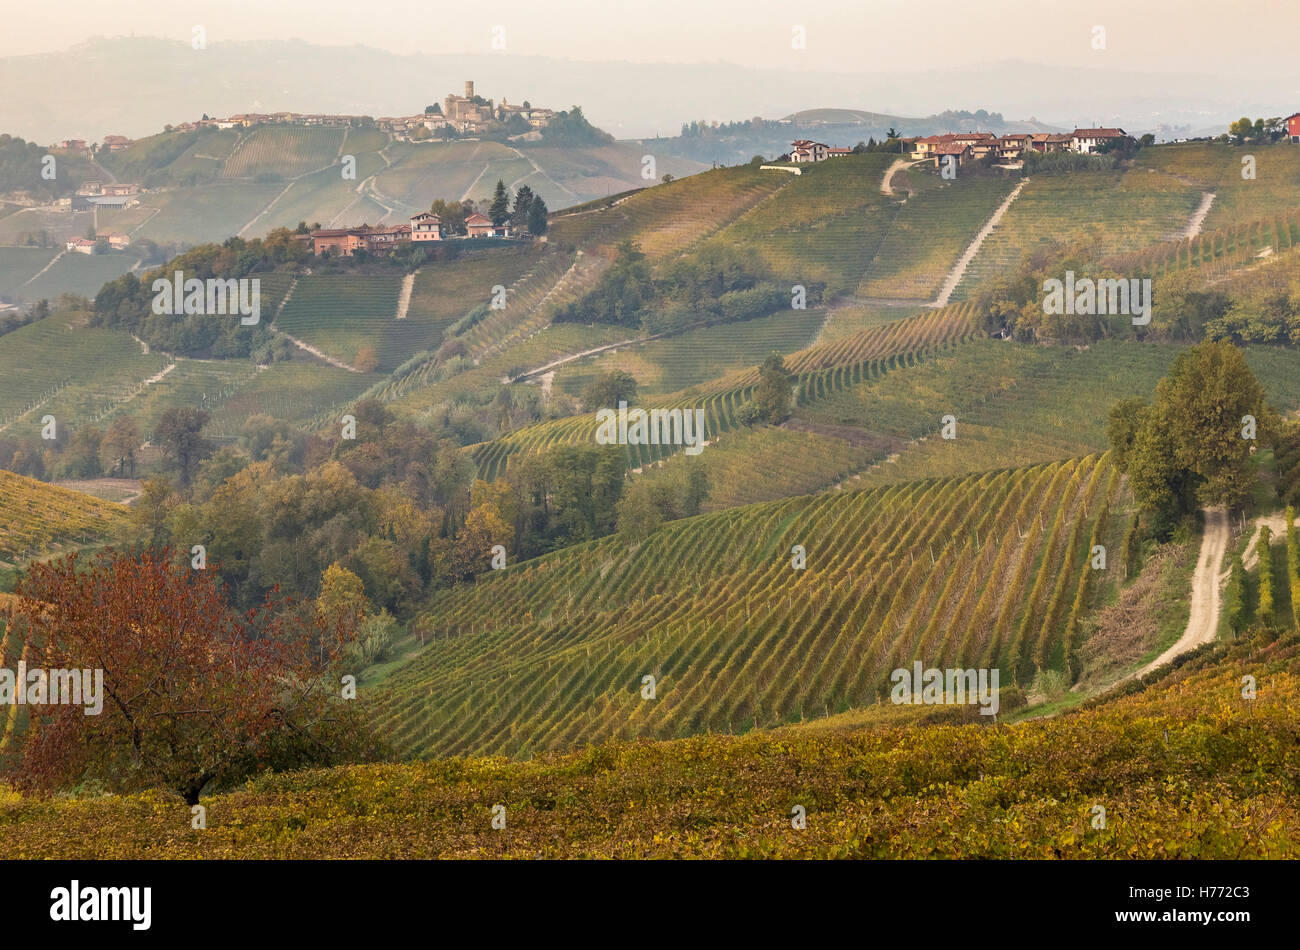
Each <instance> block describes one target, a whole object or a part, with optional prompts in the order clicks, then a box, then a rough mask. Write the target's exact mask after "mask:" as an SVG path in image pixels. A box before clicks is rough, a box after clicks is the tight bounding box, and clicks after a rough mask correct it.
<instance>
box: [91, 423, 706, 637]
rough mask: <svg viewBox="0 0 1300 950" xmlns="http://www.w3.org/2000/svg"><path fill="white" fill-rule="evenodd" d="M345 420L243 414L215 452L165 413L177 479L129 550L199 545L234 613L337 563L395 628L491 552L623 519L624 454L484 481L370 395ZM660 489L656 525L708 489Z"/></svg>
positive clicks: (589, 450) (543, 465)
mask: <svg viewBox="0 0 1300 950" xmlns="http://www.w3.org/2000/svg"><path fill="white" fill-rule="evenodd" d="M353 414H354V416H355V418H356V431H355V438H350V439H344V438H336V439H334V440H325V439H322V438H320V437H319V436H316V435H310V434H307V433H304V432H301V431H298V430H296V429H294V427H292V426H290V425H289V424H287V423H285V422H283V421H280V420H276V419H273V418H271V417H269V416H254V417H252V418H250V419H249V420H248V421H247V423H246V424H245V425H244V427H243V430H242V431H241V435H240V438H239V441H238V442H237V443H236V444H234V445H226V446H222V447H220V448H218V447H216V446H215V445H214V444H213V443H212V442H211V441H209V440H208V439H207V438H206V437H205V436H204V435H203V428H204V426H205V425H206V423H207V413H205V412H203V411H202V410H197V409H192V408H185V409H172V410H168V412H167V413H166V414H165V416H164V418H163V420H162V421H161V422H160V423H159V424H158V426H156V427H155V435H154V439H155V443H156V444H158V445H159V446H160V448H161V449H162V451H163V452H164V454H165V456H166V457H167V459H168V461H169V464H170V471H171V472H172V473H173V476H172V477H170V478H162V477H154V478H151V479H148V480H146V481H145V483H144V493H143V495H142V497H141V498H140V499H138V500H137V501H136V503H135V504H134V505H133V507H132V509H131V523H132V527H131V530H130V533H129V536H128V537H127V538H126V539H125V540H126V542H127V545H128V547H131V548H133V549H137V550H145V549H147V550H154V551H159V550H162V549H163V548H165V547H167V546H172V547H174V548H176V549H178V550H184V551H189V550H191V549H192V548H193V546H194V545H203V546H204V549H205V552H206V557H207V559H208V561H209V562H212V563H214V564H215V563H218V562H219V563H220V566H221V574H222V577H223V579H224V580H225V581H226V582H227V583H228V584H229V585H230V590H231V597H232V600H233V602H234V603H235V604H237V605H240V606H250V605H253V604H256V603H260V602H261V601H262V600H263V599H264V598H265V597H266V596H268V595H269V594H270V593H271V592H272V591H273V590H274V589H276V588H279V589H280V590H281V591H282V592H285V593H289V594H292V595H293V596H295V597H299V598H314V597H316V596H318V594H319V593H320V590H321V583H322V577H323V576H324V574H325V572H326V571H327V570H328V569H329V568H330V567H331V566H334V565H337V566H338V567H339V568H341V569H343V570H346V571H348V572H349V573H350V574H352V575H355V576H356V577H357V578H359V583H360V587H361V589H363V590H364V595H365V601H366V609H367V610H368V611H371V612H377V611H387V612H389V613H390V614H391V616H392V617H394V618H395V620H396V621H399V622H400V621H405V620H407V619H409V618H410V617H411V616H412V614H413V612H414V610H415V608H416V606H417V605H418V604H420V603H421V602H422V601H424V600H425V599H427V597H428V596H429V595H430V594H432V593H433V592H434V591H435V590H438V589H440V588H445V587H449V586H452V585H454V584H458V583H464V582H467V581H471V580H472V579H473V578H474V577H475V576H476V575H478V574H480V573H482V572H484V571H487V570H489V569H491V568H492V566H493V563H492V562H493V554H494V548H496V546H498V545H499V546H500V549H501V550H503V551H504V552H505V556H506V557H507V559H508V561H509V562H510V563H513V562H515V561H517V560H519V559H523V558H531V557H535V556H537V555H539V554H543V553H545V552H547V551H551V550H555V549H558V548H561V547H565V546H567V545H571V544H577V543H581V542H584V541H590V540H594V539H596V538H600V537H603V536H605V535H608V534H610V533H612V532H614V531H615V530H616V529H618V527H619V523H620V518H622V519H624V520H625V521H626V520H627V519H628V518H629V517H631V516H632V514H631V513H626V514H625V513H623V512H622V511H621V509H620V501H621V499H622V497H623V491H624V469H625V465H626V460H625V455H624V452H623V449H622V448H621V447H618V446H609V447H596V446H565V447H561V448H556V449H553V450H551V451H550V452H548V453H545V454H537V455H528V456H525V457H523V458H521V459H519V460H518V461H517V462H516V463H515V464H514V465H512V466H511V468H510V471H509V473H508V475H507V477H505V478H503V479H498V480H497V481H495V482H491V483H488V482H484V481H480V480H477V479H475V477H474V465H473V462H472V461H471V459H470V457H469V456H468V455H467V454H466V453H465V452H464V451H462V447H461V446H460V445H459V444H457V443H456V442H455V441H454V440H452V439H449V438H446V437H445V436H439V435H435V434H434V433H432V432H430V431H429V430H428V429H426V428H423V427H421V426H418V425H416V424H414V423H413V422H410V421H406V420H400V419H398V418H396V417H394V416H393V415H392V414H391V413H390V412H389V411H388V410H386V409H385V408H384V407H383V406H382V405H381V404H379V403H377V402H374V401H365V402H362V403H359V404H358V405H357V406H356V407H355V408H354V410H353ZM134 434H135V437H136V440H137V441H136V442H135V443H134V444H135V445H138V444H139V443H138V433H134ZM130 441H131V440H130V439H125V440H116V441H114V443H113V444H114V445H115V446H120V445H123V444H130ZM117 451H118V449H117V448H115V449H113V450H112V451H109V450H108V449H107V448H106V447H105V448H104V449H103V450H102V452H103V453H104V455H105V457H106V458H110V457H112V455H113V454H114V453H115V452H117ZM123 464H124V465H127V464H129V462H124V463H123ZM656 491H657V493H658V494H657V496H656V504H657V505H659V506H660V509H659V517H660V518H661V519H670V518H673V517H680V516H682V515H686V514H695V513H697V512H698V511H699V504H700V502H701V501H702V500H703V498H704V497H706V495H707V486H706V485H705V484H703V483H701V482H700V479H699V476H698V475H689V476H688V477H686V478H685V480H684V481H683V482H682V483H681V484H680V485H677V486H675V487H674V486H669V487H662V486H661V487H659V488H658V489H656Z"/></svg>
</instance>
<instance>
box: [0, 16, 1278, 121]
mask: <svg viewBox="0 0 1300 950" xmlns="http://www.w3.org/2000/svg"><path fill="white" fill-rule="evenodd" d="M187 40H188V36H187V37H186V41H179V40H163V39H157V38H150V37H130V38H126V37H120V38H116V39H102V38H101V39H96V40H91V41H89V42H86V43H82V44H79V45H77V46H74V47H72V48H70V49H67V50H63V51H60V52H57V53H48V54H41V55H34V56H10V57H3V58H0V88H3V89H4V90H5V109H4V125H5V130H6V131H8V132H11V133H13V134H15V135H20V136H22V137H23V138H26V139H35V140H36V141H38V142H41V143H43V144H48V143H49V142H53V141H57V140H60V139H64V138H84V139H95V140H98V139H100V138H102V137H103V136H104V135H106V134H114V133H116V134H122V135H127V136H131V137H138V136H142V135H148V134H150V133H151V132H153V131H156V130H157V129H159V128H161V127H162V126H163V125H164V124H165V123H167V122H181V121H184V120H186V119H191V118H198V117H199V115H201V114H202V113H203V112H207V113H208V114H210V115H217V114H228V113H231V112H246V111H250V110H258V111H267V112H274V111H277V110H281V109H295V110H299V111H310V112H347V113H355V114H361V115H374V116H381V115H400V114H410V113H411V112H414V111H418V110H420V109H423V108H424V106H425V105H427V104H429V103H430V102H433V101H435V100H437V99H440V98H441V97H442V96H444V95H446V93H447V92H449V91H453V90H457V89H460V88H461V86H462V84H463V83H464V81H465V80H466V79H476V80H477V81H478V88H479V91H480V92H481V93H482V94H483V95H484V96H486V97H491V98H500V97H501V96H502V95H505V96H508V97H509V98H510V100H511V101H522V100H523V99H529V100H530V101H531V102H532V103H533V104H535V105H545V106H549V107H552V108H557V109H567V108H568V107H569V106H571V105H573V104H574V103H580V104H581V105H582V106H583V108H584V111H585V112H586V113H587V115H588V116H589V117H590V119H591V121H592V122H594V123H595V124H596V125H598V126H600V127H601V128H603V129H605V130H607V131H609V132H611V133H613V134H614V135H615V136H616V137H619V138H642V137H647V136H654V135H661V136H664V135H675V134H676V132H677V130H678V129H680V127H681V124H682V123H683V122H687V121H690V120H692V119H709V120H714V119H717V120H723V119H726V118H730V117H737V116H746V117H747V116H753V115H762V116H782V115H788V114H790V113H792V112H795V111H796V110H799V109H803V108H806V107H807V106H808V104H809V103H813V102H823V103H824V102H837V103H845V104H852V103H861V104H863V105H864V106H865V105H868V104H870V105H871V106H872V107H873V108H878V109H879V110H880V111H881V112H882V113H902V114H909V113H910V114H912V115H927V114H930V113H932V112H934V111H937V110H941V109H944V108H953V107H964V108H986V109H990V110H997V111H999V112H1001V113H1002V114H1003V115H1036V116H1041V117H1042V118H1043V121H1045V122H1052V123H1055V124H1057V125H1060V126H1066V125H1071V126H1072V125H1075V124H1078V125H1121V126H1123V127H1124V128H1126V129H1128V130H1129V131H1137V132H1139V133H1140V132H1144V131H1148V130H1152V129H1156V128H1157V127H1160V128H1164V129H1168V130H1170V131H1171V134H1170V135H1169V136H1168V137H1176V135H1175V134H1174V132H1175V130H1177V129H1179V128H1181V129H1183V130H1184V131H1181V132H1177V133H1176V134H1177V135H1186V134H1187V132H1188V131H1190V130H1191V129H1193V128H1198V129H1199V128H1203V127H1205V126H1207V125H1212V124H1215V123H1221V124H1223V125H1225V126H1226V124H1227V122H1229V121H1231V120H1233V119H1236V118H1237V117H1239V116H1241V115H1244V114H1248V115H1259V114H1264V115H1285V114H1287V112H1289V111H1293V108H1292V107H1293V106H1294V103H1291V104H1290V106H1288V104H1287V103H1288V94H1287V93H1286V92H1283V91H1281V90H1280V89H1279V86H1278V83H1277V82H1276V81H1275V80H1273V79H1270V78H1269V77H1267V76H1265V75H1263V74H1262V73H1260V74H1258V75H1249V76H1242V77H1237V76H1233V77H1231V81H1229V80H1228V77H1225V76H1223V75H1214V74H1213V70H1212V68H1211V67H1208V66H1200V65H1199V64H1198V66H1197V67H1196V68H1197V69H1199V70H1200V71H1189V72H1187V73H1184V74H1152V73H1146V72H1142V71H1141V70H1140V69H1136V68H1124V67H1117V66H1116V65H1115V64H1114V63H1112V62H1107V63H1104V64H1102V63H1101V62H1099V63H1098V65H1097V66H1096V67H1089V68H1082V67H1064V66H1056V65H1044V64H1042V63H1030V62H1023V61H1014V60H1009V59H1004V60H1002V61H993V62H988V63H984V64H981V65H978V66H970V67H962V68H938V69H921V68H918V69H917V70H915V71H913V72H908V73H900V72H897V71H894V72H888V73H886V72H870V71H869V70H870V62H869V61H868V62H867V63H865V64H864V71H863V72H860V73H830V72H818V71H815V70H811V69H809V70H797V71H795V70H788V69H749V68H745V67H741V66H734V65H730V64H727V63H722V62H714V63H632V62H575V61H572V60H564V59H555V58H550V57H544V56H518V55H513V54H511V55H499V54H483V55H467V56H441V55H440V56H417V55H405V56H399V55H394V54H391V53H387V52H384V51H382V50H378V49H373V48H368V47H363V46H349V47H329V46H316V45H312V44H308V43H304V42H301V41H297V40H280V41H246V42H231V43H221V42H212V43H210V44H209V46H208V48H207V49H206V50H194V49H192V48H191V47H190V44H189V42H188V41H187ZM998 55H999V53H998V51H996V50H992V51H990V56H992V57H997V56H998ZM1036 55H1038V56H1039V58H1040V59H1043V60H1046V59H1047V58H1048V57H1049V56H1050V55H1051V54H1050V52H1049V51H1042V52H1041V53H1037V54H1036ZM51 76H58V77H75V80H73V79H69V80H67V81H57V82H52V81H51V80H50V77H51ZM1290 86H1291V88H1294V84H1290ZM1283 88H1285V87H1283Z"/></svg>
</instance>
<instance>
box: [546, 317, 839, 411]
mask: <svg viewBox="0 0 1300 950" xmlns="http://www.w3.org/2000/svg"><path fill="white" fill-rule="evenodd" d="M825 319H826V314H825V312H824V311H822V310H782V311H778V312H777V313H774V314H772V315H770V316H766V317H757V318H754V319H752V320H745V321H744V322H743V323H739V324H736V323H728V324H720V325H716V326H710V327H701V328H699V329H695V330H688V331H687V332H685V333H680V334H677V335H676V336H671V337H667V338H665V339H662V340H651V341H650V342H648V343H641V344H637V345H635V346H630V347H627V348H620V349H618V350H610V351H607V352H605V353H600V354H597V355H595V356H591V357H587V358H585V359H583V360H580V361H576V362H574V363H570V364H568V365H567V366H565V367H563V368H561V369H560V370H559V371H558V372H557V373H556V375H555V385H556V386H558V387H559V388H561V389H563V390H564V391H565V392H567V393H569V394H571V395H574V396H578V395H581V393H582V389H583V387H584V386H586V385H587V383H589V382H591V380H593V379H594V378H596V377H597V376H598V375H600V374H602V373H608V372H610V371H611V370H614V369H621V370H623V371H625V372H628V373H630V374H631V375H632V376H634V377H636V380H637V385H638V388H637V392H638V393H640V394H642V395H663V394H665V393H671V392H677V391H679V390H682V389H687V388H688V387H691V386H698V385H701V384H704V383H707V382H708V381H709V380H711V379H714V378H716V377H718V376H720V375H723V374H727V373H732V372H736V371H739V370H741V369H744V368H745V367H749V366H754V365H756V364H758V363H761V362H763V360H764V358H766V357H767V355H768V354H769V353H771V352H773V351H776V352H778V353H790V352H793V351H795V350H801V349H804V348H806V347H808V346H810V345H812V344H813V342H815V337H816V336H817V332H818V330H819V329H820V328H821V325H822V323H823V322H825Z"/></svg>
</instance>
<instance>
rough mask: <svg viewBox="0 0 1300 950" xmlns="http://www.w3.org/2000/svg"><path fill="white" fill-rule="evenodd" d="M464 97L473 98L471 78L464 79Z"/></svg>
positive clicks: (472, 81)
mask: <svg viewBox="0 0 1300 950" xmlns="http://www.w3.org/2000/svg"><path fill="white" fill-rule="evenodd" d="M465 98H466V99H473V98H474V80H472V79H466V80H465Z"/></svg>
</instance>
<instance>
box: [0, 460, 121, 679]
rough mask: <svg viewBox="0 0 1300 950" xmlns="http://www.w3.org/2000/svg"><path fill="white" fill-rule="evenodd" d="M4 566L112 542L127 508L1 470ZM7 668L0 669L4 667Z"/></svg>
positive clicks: (0, 555)
mask: <svg viewBox="0 0 1300 950" xmlns="http://www.w3.org/2000/svg"><path fill="white" fill-rule="evenodd" d="M0 511H3V512H4V520H3V522H0V561H7V562H9V563H11V564H12V563H14V562H16V561H19V560H22V559H24V558H29V557H39V556H41V555H44V554H50V553H53V552H56V551H60V550H64V549H66V548H71V547H77V546H80V545H84V544H93V543H96V542H101V541H104V540H105V539H108V538H111V537H112V536H113V535H114V533H115V532H116V531H117V530H118V529H119V528H121V527H122V526H123V525H124V524H125V522H126V508H125V506H123V505H115V504H113V503H112V502H108V501H101V500H100V499H98V498H93V497H91V496H90V495H83V494H82V493H81V492H74V491H68V490H67V489H65V488H57V487H55V486H54V485H47V484H45V483H44V482H38V481H36V480H34V479H31V478H24V477H23V476H21V475H15V474H13V473H12V472H7V471H5V470H3V469H0ZM4 665H5V664H3V663H0V666H4Z"/></svg>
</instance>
